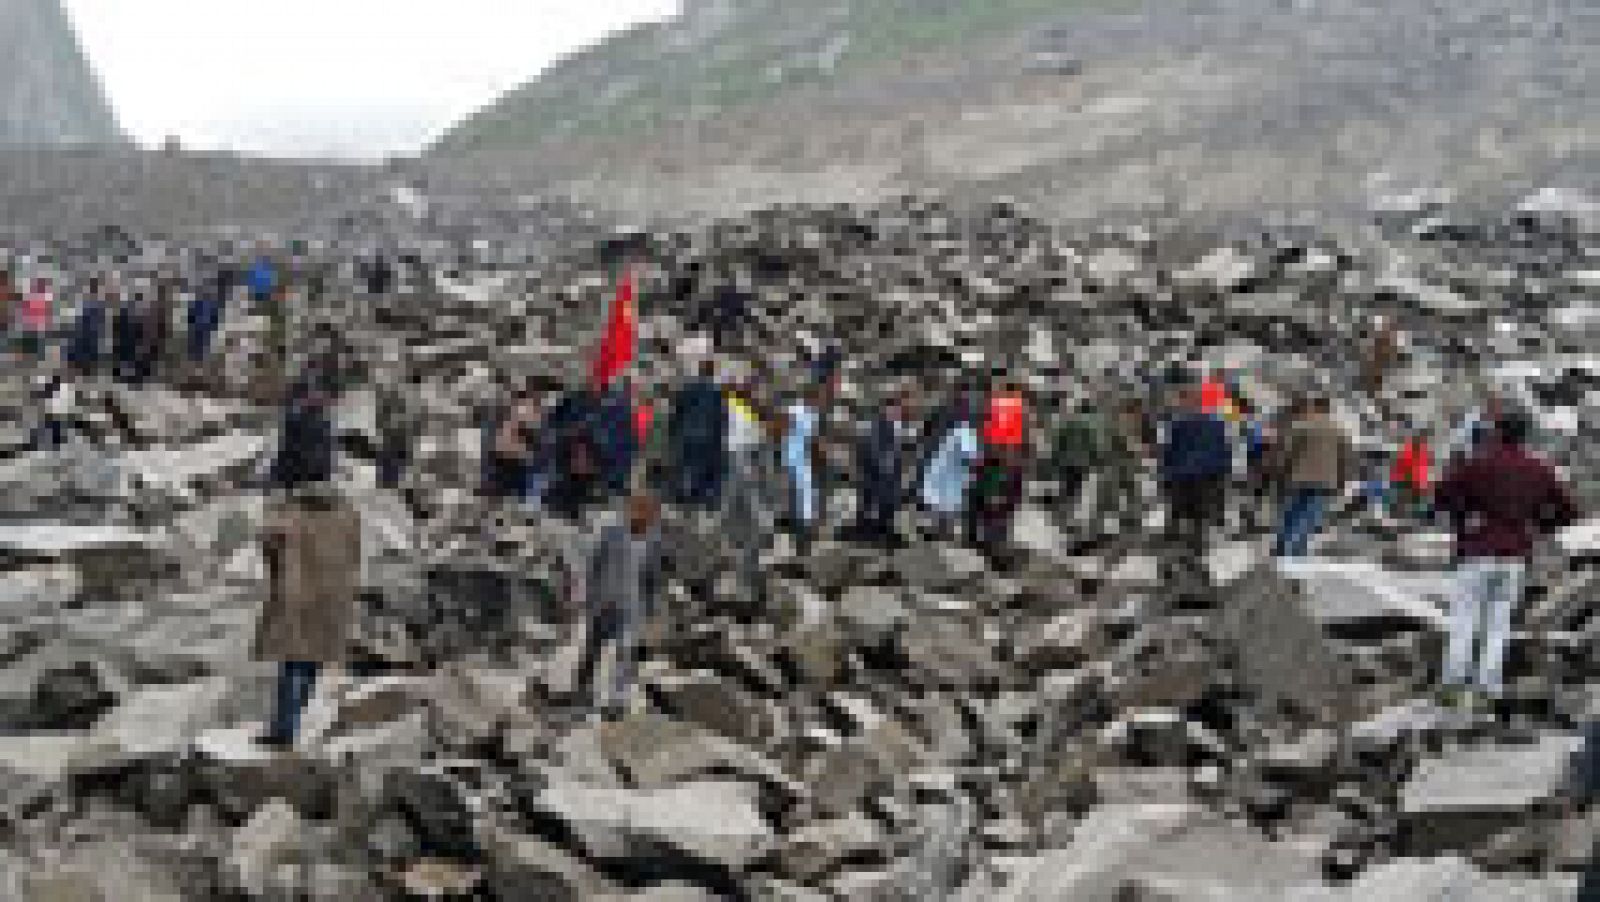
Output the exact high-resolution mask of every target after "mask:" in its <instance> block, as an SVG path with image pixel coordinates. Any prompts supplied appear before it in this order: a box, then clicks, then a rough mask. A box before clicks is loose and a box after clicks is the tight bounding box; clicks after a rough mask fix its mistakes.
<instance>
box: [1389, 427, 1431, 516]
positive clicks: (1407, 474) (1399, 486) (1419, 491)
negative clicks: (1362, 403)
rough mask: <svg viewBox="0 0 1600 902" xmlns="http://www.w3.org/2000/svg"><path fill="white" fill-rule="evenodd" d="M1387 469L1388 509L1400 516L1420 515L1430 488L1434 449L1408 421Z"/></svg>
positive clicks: (1426, 503) (1423, 510) (1425, 436)
mask: <svg viewBox="0 0 1600 902" xmlns="http://www.w3.org/2000/svg"><path fill="white" fill-rule="evenodd" d="M1404 435H1405V438H1404V440H1403V441H1402V443H1401V445H1400V451H1399V453H1398V454H1396V455H1395V459H1394V464H1393V466H1391V467H1390V470H1389V494H1390V503H1389V509H1390V511H1392V512H1394V513H1395V514H1397V515H1399V516H1402V517H1416V516H1421V515H1422V514H1423V513H1424V512H1425V511H1426V510H1427V507H1428V498H1429V494H1430V493H1431V492H1432V491H1433V451H1432V446H1431V445H1429V444H1428V437H1427V435H1425V434H1424V433H1423V432H1422V431H1421V430H1419V429H1416V428H1415V427H1413V426H1411V425H1410V424H1409V423H1407V424H1405V426H1404Z"/></svg>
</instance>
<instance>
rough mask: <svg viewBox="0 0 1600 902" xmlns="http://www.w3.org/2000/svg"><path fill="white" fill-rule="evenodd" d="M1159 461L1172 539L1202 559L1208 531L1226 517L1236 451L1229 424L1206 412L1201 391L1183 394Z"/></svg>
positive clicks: (1190, 388)
mask: <svg viewBox="0 0 1600 902" xmlns="http://www.w3.org/2000/svg"><path fill="white" fill-rule="evenodd" d="M1160 460H1161V485H1162V488H1163V489H1164V490H1165V492H1166V495H1167V505H1168V522H1169V535H1170V536H1171V537H1172V538H1173V539H1175V540H1176V541H1177V542H1178V543H1179V545H1180V547H1181V548H1182V549H1184V550H1186V551H1188V552H1189V553H1191V554H1192V555H1193V556H1194V557H1195V558H1196V559H1198V558H1199V557H1200V556H1201V555H1203V554H1204V553H1205V550H1206V544H1207V543H1206V533H1207V531H1208V530H1210V529H1211V528H1213V527H1215V526H1216V525H1217V523H1218V522H1220V521H1221V519H1222V516H1223V514H1224V513H1225V511H1226V507H1227V503H1228V476H1229V474H1230V473H1231V472H1232V469H1233V448H1232V446H1231V441H1230V439H1229V437H1228V425H1227V423H1225V422H1223V420H1222V418H1221V417H1219V416H1217V415H1216V414H1213V413H1208V412H1206V411H1205V409H1204V405H1203V402H1202V398H1201V393H1200V389H1199V388H1198V387H1197V386H1188V387H1186V388H1185V389H1184V390H1183V393H1182V395H1181V401H1180V408H1179V410H1178V412H1177V414H1176V415H1175V416H1173V417H1172V418H1171V419H1170V420H1169V421H1168V422H1167V434H1166V440H1165V441H1164V442H1163V443H1162V445H1161V457H1160Z"/></svg>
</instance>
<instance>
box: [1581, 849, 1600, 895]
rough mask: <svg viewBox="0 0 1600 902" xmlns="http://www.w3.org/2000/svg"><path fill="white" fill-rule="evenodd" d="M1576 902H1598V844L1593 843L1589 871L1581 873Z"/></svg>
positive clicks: (1599, 869)
mask: <svg viewBox="0 0 1600 902" xmlns="http://www.w3.org/2000/svg"><path fill="white" fill-rule="evenodd" d="M1577 902H1600V842H1597V843H1595V847H1594V852H1593V853H1592V854H1590V856H1589V869H1588V870H1586V871H1584V872H1583V883H1582V884H1581V885H1580V886H1579V887H1578V900H1577Z"/></svg>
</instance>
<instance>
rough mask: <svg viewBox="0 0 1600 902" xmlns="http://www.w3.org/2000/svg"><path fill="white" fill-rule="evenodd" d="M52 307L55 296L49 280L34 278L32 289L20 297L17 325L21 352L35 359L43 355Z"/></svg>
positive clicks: (47, 338) (47, 337)
mask: <svg viewBox="0 0 1600 902" xmlns="http://www.w3.org/2000/svg"><path fill="white" fill-rule="evenodd" d="M54 307H55V298H54V296H53V294H52V293H51V291H50V280H49V279H34V280H33V288H32V290H31V291H29V292H28V293H27V295H26V296H25V297H23V299H22V309H21V316H20V318H19V321H18V326H19V329H20V335H21V345H22V350H23V353H25V354H27V355H28V356H30V357H33V358H34V359H36V360H37V359H40V358H41V357H43V355H44V347H45V343H46V342H47V341H48V340H49V335H50V327H51V322H50V320H51V315H52V313H53V310H54Z"/></svg>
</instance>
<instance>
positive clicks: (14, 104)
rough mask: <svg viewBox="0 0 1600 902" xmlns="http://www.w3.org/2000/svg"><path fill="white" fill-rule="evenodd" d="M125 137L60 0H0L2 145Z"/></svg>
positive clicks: (101, 141) (111, 140)
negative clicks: (79, 44)
mask: <svg viewBox="0 0 1600 902" xmlns="http://www.w3.org/2000/svg"><path fill="white" fill-rule="evenodd" d="M125 141H126V138H125V136H124V135H123V133H122V130H121V129H120V128H119V127H118V125H117V121H116V117H115V116H114V115H113V114H112V112H111V107H110V105H109V104H108V103H107V102H106V98H105V94H104V93H103V91H102V90H101V87H100V83H99V80H98V79H97V78H96V77H95V74H94V70H93V69H92V68H91V67H90V66H89V63H88V61H87V60H86V59H85V58H84V56H83V52H82V50H81V49H80V47H79V46H78V38H77V35H76V33H75V32H74V31H73V28H72V23H71V22H70V21H69V20H68V19H67V15H66V12H65V11H64V10H63V9H62V7H61V4H60V2H59V0H0V145H12V146H16V145H56V144H121V143H124V142H125Z"/></svg>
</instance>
